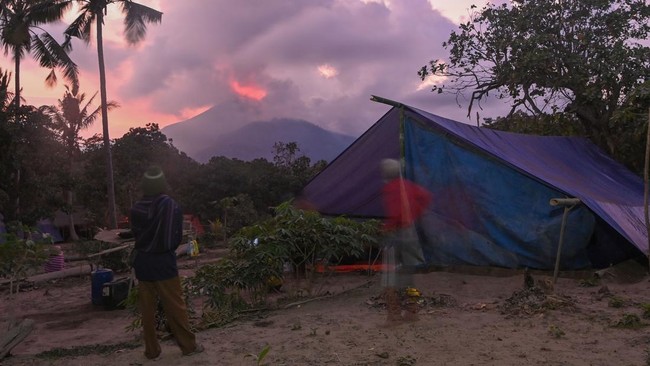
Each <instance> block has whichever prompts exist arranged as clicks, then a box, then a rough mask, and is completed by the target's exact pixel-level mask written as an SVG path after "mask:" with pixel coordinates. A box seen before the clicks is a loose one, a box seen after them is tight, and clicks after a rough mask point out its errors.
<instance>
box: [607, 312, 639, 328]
mask: <svg viewBox="0 0 650 366" xmlns="http://www.w3.org/2000/svg"><path fill="white" fill-rule="evenodd" d="M614 326H615V327H617V328H627V329H639V328H641V327H643V326H645V324H643V323H642V322H641V319H640V318H639V316H638V315H636V314H623V317H622V318H621V320H619V321H618V322H616V324H615V325H614Z"/></svg>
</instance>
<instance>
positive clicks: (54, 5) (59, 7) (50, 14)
mask: <svg viewBox="0 0 650 366" xmlns="http://www.w3.org/2000/svg"><path fill="white" fill-rule="evenodd" d="M71 6H72V1H70V0H45V1H39V2H36V3H34V4H33V5H31V6H30V7H29V8H28V11H29V17H30V19H32V25H39V24H47V23H52V22H56V21H58V20H60V19H61V18H63V15H64V14H65V12H66V11H67V10H68V9H70V7H71Z"/></svg>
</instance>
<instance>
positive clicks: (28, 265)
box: [0, 227, 51, 292]
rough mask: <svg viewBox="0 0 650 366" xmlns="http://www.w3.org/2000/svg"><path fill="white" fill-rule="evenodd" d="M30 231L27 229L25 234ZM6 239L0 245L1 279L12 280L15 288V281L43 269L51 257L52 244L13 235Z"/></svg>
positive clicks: (5, 237)
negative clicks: (50, 245)
mask: <svg viewBox="0 0 650 366" xmlns="http://www.w3.org/2000/svg"><path fill="white" fill-rule="evenodd" d="M28 231H29V229H28V228H27V227H25V228H24V232H28ZM4 239H5V242H4V243H2V244H0V277H2V278H8V279H9V280H11V281H12V284H11V285H12V287H13V281H16V280H19V279H20V278H22V277H24V276H26V275H29V274H31V273H33V272H36V270H37V269H40V268H41V266H42V265H43V264H44V263H45V262H46V260H47V259H48V257H49V254H50V251H49V249H50V247H49V244H51V243H50V242H49V241H40V242H38V241H34V240H31V239H22V238H19V237H18V236H17V235H15V234H12V233H10V234H6V235H4ZM10 292H13V288H10Z"/></svg>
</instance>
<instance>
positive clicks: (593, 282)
mask: <svg viewBox="0 0 650 366" xmlns="http://www.w3.org/2000/svg"><path fill="white" fill-rule="evenodd" d="M599 283H600V278H598V277H596V276H594V277H591V278H585V279H582V280H580V282H579V283H578V286H580V287H596V286H598V284H599Z"/></svg>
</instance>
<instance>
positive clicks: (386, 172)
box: [380, 159, 402, 180]
mask: <svg viewBox="0 0 650 366" xmlns="http://www.w3.org/2000/svg"><path fill="white" fill-rule="evenodd" d="M380 166H381V177H382V178H384V180H391V179H395V178H398V177H399V176H400V172H401V171H402V164H400V162H399V161H398V160H395V159H383V160H382V161H381V163H380Z"/></svg>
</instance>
